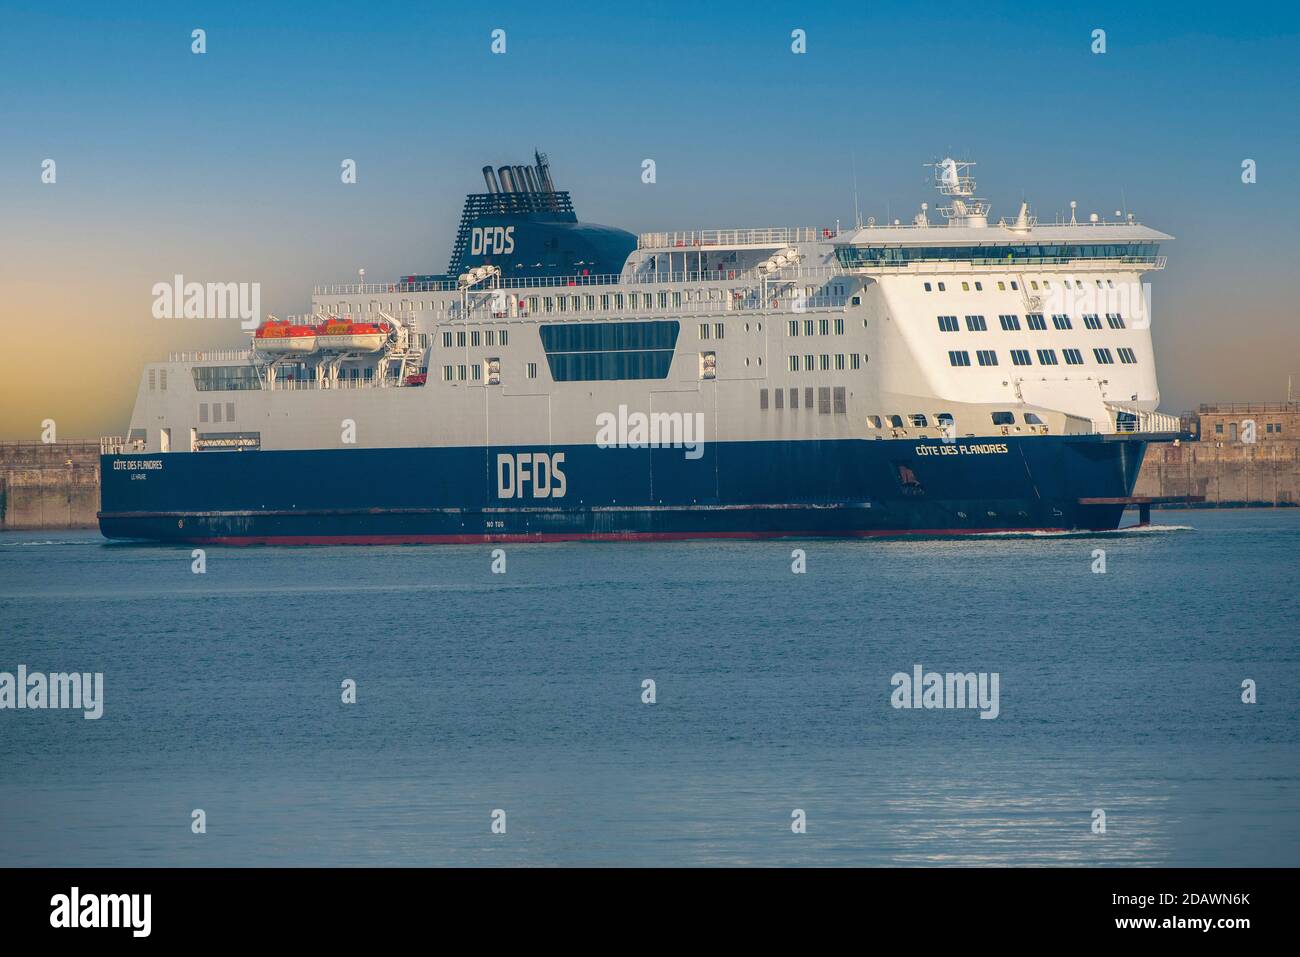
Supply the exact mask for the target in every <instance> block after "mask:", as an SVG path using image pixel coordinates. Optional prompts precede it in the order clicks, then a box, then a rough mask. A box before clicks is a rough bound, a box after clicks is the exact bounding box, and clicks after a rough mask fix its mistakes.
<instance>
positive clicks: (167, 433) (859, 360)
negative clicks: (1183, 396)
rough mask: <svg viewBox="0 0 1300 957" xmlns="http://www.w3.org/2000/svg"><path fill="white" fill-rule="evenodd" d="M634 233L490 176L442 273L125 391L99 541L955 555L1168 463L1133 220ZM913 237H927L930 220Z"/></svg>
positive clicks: (1109, 502)
mask: <svg viewBox="0 0 1300 957" xmlns="http://www.w3.org/2000/svg"><path fill="white" fill-rule="evenodd" d="M931 165H932V167H933V172H934V182H935V186H936V187H937V189H938V191H939V194H940V196H941V197H942V205H939V206H938V208H937V209H936V210H935V211H934V213H932V212H931V210H930V208H929V204H928V203H922V204H921V205H920V209H919V212H918V213H917V214H916V215H915V217H914V218H913V219H912V220H911V221H909V222H906V223H904V222H900V221H897V220H895V221H893V222H888V223H876V222H875V221H874V220H868V221H867V222H865V223H859V224H855V225H854V227H853V228H846V229H840V228H839V227H838V226H818V227H776V228H738V229H699V230H687V231H682V232H658V233H642V234H640V235H634V234H632V233H630V232H626V231H624V230H621V229H616V228H612V227H607V226H600V225H595V224H591V223H584V222H580V221H579V220H578V218H577V215H576V213H575V211H574V207H573V203H572V200H571V198H570V195H569V193H568V192H566V191H563V190H557V189H556V188H555V186H554V184H553V182H552V179H551V170H550V165H549V163H548V161H547V159H546V157H545V155H544V154H540V153H535V154H534V163H533V164H532V165H529V166H501V167H499V168H495V169H494V168H493V167H491V166H485V167H484V168H483V170H482V173H483V178H484V183H485V190H484V191H482V192H477V193H471V194H470V195H468V196H467V198H466V201H465V206H464V212H463V215H462V219H461V222H460V228H459V231H458V233H457V235H456V238H455V243H454V246H453V249H452V254H451V262H450V264H449V267H448V270H447V272H446V273H445V274H439V275H408V276H403V277H400V278H398V279H396V280H395V281H393V282H388V283H378V284H376V283H367V282H365V278H364V271H362V273H361V277H360V279H361V281H360V282H355V283H342V284H337V285H325V286H319V287H317V288H316V289H315V291H314V294H313V297H312V310H311V312H310V314H304V315H301V316H293V317H287V318H275V317H271V318H269V319H268V320H267V321H266V322H264V323H262V324H261V325H260V326H259V327H258V328H257V329H256V330H255V331H254V332H253V334H252V336H251V339H250V342H249V344H248V347H247V348H245V349H239V350H230V351H226V352H207V353H188V354H173V355H172V356H171V357H170V358H169V359H168V361H166V362H159V363H154V364H150V365H148V366H146V367H145V369H144V373H143V375H142V378H141V382H140V386H139V392H138V394H137V398H136V403H135V408H134V411H133V413H132V416H131V422H130V427H129V432H128V434H127V435H126V436H119V437H109V438H105V439H104V440H103V443H102V445H103V447H102V451H103V456H102V461H101V466H102V469H101V474H102V499H101V511H100V513H99V522H100V528H101V530H102V532H103V534H104V535H105V536H107V537H109V538H112V539H145V540H156V541H174V542H187V543H196V544H206V543H223V544H313V543H316V544H326V543H357V544H376V543H426V542H427V543H434V542H462V543H464V542H498V541H557V540H580V539H586V540H603V539H611V540H635V539H685V538H773V537H818V536H825V537H852V536H881V535H890V536H893V535H962V534H970V533H987V532H1006V531H1030V530H1109V529H1114V528H1116V527H1117V526H1118V524H1119V522H1120V519H1121V515H1122V513H1123V510H1124V508H1125V506H1126V505H1128V504H1132V503H1133V502H1135V501H1136V500H1135V499H1133V497H1132V492H1133V486H1134V482H1135V481H1136V479H1137V474H1138V469H1139V468H1140V466H1141V464H1142V458H1143V454H1144V452H1145V450H1146V447H1147V445H1148V443H1150V442H1164V441H1172V440H1174V439H1176V438H1177V437H1178V428H1179V427H1178V420H1177V419H1176V418H1175V417H1173V416H1169V415H1165V414H1162V413H1160V412H1159V411H1158V404H1159V397H1160V396H1159V390H1158V387H1157V384H1156V371H1155V363H1154V357H1153V355H1152V344H1151V334H1150V311H1149V306H1148V301H1147V298H1146V297H1145V296H1144V295H1142V289H1143V282H1142V277H1143V276H1144V275H1145V274H1146V273H1147V272H1149V271H1153V270H1159V269H1161V268H1163V267H1164V264H1165V258H1164V256H1162V255H1160V246H1161V244H1162V243H1164V242H1167V241H1168V240H1170V239H1171V237H1170V236H1167V235H1165V234H1163V233H1161V232H1158V231H1156V230H1154V229H1151V228H1149V227H1147V226H1145V225H1142V224H1140V223H1138V222H1136V221H1135V220H1134V218H1133V216H1132V215H1117V216H1116V217H1101V216H1098V215H1096V214H1091V215H1088V216H1086V217H1084V218H1083V219H1082V220H1080V218H1079V216H1078V214H1077V211H1076V210H1075V208H1074V206H1075V204H1073V203H1072V204H1071V211H1070V213H1069V215H1068V217H1067V216H1066V215H1065V214H1064V213H1062V214H1060V215H1058V216H1057V217H1056V221H1055V222H1053V223H1040V222H1039V221H1038V219H1037V217H1036V216H1034V215H1031V213H1030V210H1029V208H1028V206H1027V205H1026V204H1022V205H1021V207H1020V210H1019V213H1018V215H1016V216H1015V217H1013V218H1010V219H1002V220H999V221H997V222H994V221H992V220H991V219H990V216H989V204H988V203H987V202H986V201H984V200H982V199H979V198H978V197H977V196H976V191H975V190H976V187H975V181H974V179H973V175H972V173H973V170H972V166H973V164H970V163H967V162H959V161H956V160H954V159H945V160H943V161H941V162H938V163H935V164H931ZM932 216H934V217H935V219H934V220H933V221H932V219H931V217H932Z"/></svg>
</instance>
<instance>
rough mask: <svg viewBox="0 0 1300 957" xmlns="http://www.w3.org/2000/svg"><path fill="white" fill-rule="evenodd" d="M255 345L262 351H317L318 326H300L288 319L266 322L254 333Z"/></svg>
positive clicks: (282, 353) (286, 352)
mask: <svg viewBox="0 0 1300 957" xmlns="http://www.w3.org/2000/svg"><path fill="white" fill-rule="evenodd" d="M253 346H254V348H256V349H258V350H259V351H261V352H273V353H278V354H281V355H284V354H290V353H293V354H298V355H301V354H304V353H308V352H315V351H316V327H315V326H299V325H295V324H294V323H292V322H289V321H288V320H287V319H274V320H271V321H269V322H264V323H262V325H260V326H258V327H257V331H256V332H255V333H253Z"/></svg>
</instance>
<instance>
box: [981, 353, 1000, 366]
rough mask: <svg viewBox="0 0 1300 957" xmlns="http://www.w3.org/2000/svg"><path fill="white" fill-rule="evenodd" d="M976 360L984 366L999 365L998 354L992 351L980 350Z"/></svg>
mask: <svg viewBox="0 0 1300 957" xmlns="http://www.w3.org/2000/svg"><path fill="white" fill-rule="evenodd" d="M975 359H976V361H977V362H979V364H980V365H982V366H995V365H997V364H998V354H997V353H996V352H994V351H993V350H992V349H980V350H979V351H977V352H976V353H975Z"/></svg>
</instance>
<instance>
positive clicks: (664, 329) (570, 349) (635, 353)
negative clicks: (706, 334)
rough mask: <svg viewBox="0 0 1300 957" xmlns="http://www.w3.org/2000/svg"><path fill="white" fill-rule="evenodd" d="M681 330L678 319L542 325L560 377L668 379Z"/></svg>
mask: <svg viewBox="0 0 1300 957" xmlns="http://www.w3.org/2000/svg"><path fill="white" fill-rule="evenodd" d="M678 331H679V324H678V323H677V321H676V320H672V321H665V322H601V323H582V324H564V325H546V326H542V327H541V329H540V330H539V332H540V335H541V339H542V346H543V348H544V349H545V350H546V361H547V364H548V365H549V366H550V371H551V378H553V379H554V380H555V381H556V382H589V381H595V380H610V379H665V378H667V377H668V370H669V367H670V366H671V364H672V358H673V350H674V348H675V347H676V344H677V335H678Z"/></svg>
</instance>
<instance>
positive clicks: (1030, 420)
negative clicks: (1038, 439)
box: [1025, 412, 1043, 425]
mask: <svg viewBox="0 0 1300 957" xmlns="http://www.w3.org/2000/svg"><path fill="white" fill-rule="evenodd" d="M1042 424H1043V420H1042V419H1040V418H1039V417H1038V413H1037V412H1026V413H1025V425H1042Z"/></svg>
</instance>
